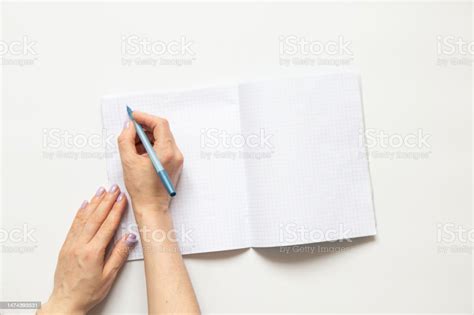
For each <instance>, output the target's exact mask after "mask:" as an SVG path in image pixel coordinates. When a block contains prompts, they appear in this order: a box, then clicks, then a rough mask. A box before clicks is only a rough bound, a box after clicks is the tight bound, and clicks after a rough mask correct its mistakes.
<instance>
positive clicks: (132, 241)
mask: <svg viewBox="0 0 474 315" xmlns="http://www.w3.org/2000/svg"><path fill="white" fill-rule="evenodd" d="M125 242H126V243H127V245H128V246H130V247H132V246H134V245H135V244H136V243H137V242H138V239H137V236H136V235H135V234H133V233H130V234H129V235H128V236H127V239H126V240H125Z"/></svg>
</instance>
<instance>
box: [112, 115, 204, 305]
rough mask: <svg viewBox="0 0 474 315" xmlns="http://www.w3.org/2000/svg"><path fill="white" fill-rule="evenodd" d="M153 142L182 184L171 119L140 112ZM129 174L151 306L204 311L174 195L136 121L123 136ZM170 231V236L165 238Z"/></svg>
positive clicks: (121, 146) (140, 120) (180, 158)
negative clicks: (177, 223)
mask: <svg viewBox="0 0 474 315" xmlns="http://www.w3.org/2000/svg"><path fill="white" fill-rule="evenodd" d="M133 115H134V118H135V120H136V121H137V122H138V123H140V124H141V125H142V126H143V127H144V128H145V130H146V131H147V134H148V136H149V138H150V140H151V142H152V143H153V147H154V149H155V151H156V152H157V155H158V157H159V158H160V160H161V162H162V164H163V166H164V167H165V169H166V170H167V172H168V174H169V175H170V177H171V179H172V180H173V182H174V184H175V185H177V183H178V179H179V175H180V173H181V169H182V165H183V156H182V154H181V152H180V151H179V149H178V147H177V145H176V143H175V141H174V138H173V135H172V134H171V131H170V128H169V125H168V122H167V121H166V120H164V119H162V118H158V117H155V116H151V115H147V114H144V113H141V112H134V114H133ZM119 150H120V156H121V159H122V166H123V170H124V179H125V184H126V186H127V190H128V192H129V194H130V196H131V201H132V205H133V209H134V211H135V217H136V219H137V223H138V227H139V229H140V236H141V240H142V246H143V254H144V258H145V273H146V283H147V295H148V311H149V313H151V314H156V313H199V305H198V303H197V300H196V296H195V294H194V290H193V287H192V284H191V281H190V279H189V275H188V273H187V270H186V266H185V265H184V262H183V259H182V256H181V253H180V251H179V248H178V244H177V242H176V239H175V237H174V230H173V221H172V217H171V214H170V213H169V204H170V197H169V196H168V194H167V192H166V190H165V189H164V187H163V185H162V184H161V182H160V180H159V178H158V176H157V174H156V172H155V170H154V169H153V166H152V164H151V161H150V159H149V158H148V156H147V154H146V152H145V150H144V148H143V146H142V145H141V144H140V142H139V141H138V140H137V137H136V132H135V127H134V126H133V123H131V122H130V123H129V124H126V126H125V127H124V130H123V132H122V134H121V135H120V137H119ZM164 236H165V237H164Z"/></svg>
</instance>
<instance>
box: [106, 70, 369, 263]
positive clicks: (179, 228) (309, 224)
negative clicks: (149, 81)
mask: <svg viewBox="0 0 474 315" xmlns="http://www.w3.org/2000/svg"><path fill="white" fill-rule="evenodd" d="M127 104H128V105H130V106H131V107H132V108H133V109H136V110H140V111H144V112H148V113H151V114H154V115H157V116H162V117H166V118H167V119H168V120H169V122H170V126H171V130H172V132H173V134H174V136H175V139H176V142H177V143H178V146H179V147H180V149H181V151H182V152H183V154H184V156H185V165H184V169H183V173H182V175H181V179H180V182H179V184H178V186H177V196H176V197H175V198H174V199H173V201H172V204H171V212H172V215H173V219H174V224H175V229H176V232H177V235H178V241H179V245H180V248H181V251H182V253H183V254H192V253H202V252H211V251H221V250H230V249H237V248H246V247H271V246H287V245H297V244H305V243H315V242H324V241H332V240H338V239H351V238H355V237H361V236H368V235H374V234H375V232H376V229H375V218H374V210H373V203H372V193H371V185H370V177H369V169H368V161H367V156H366V149H365V145H364V141H361V140H360V138H361V134H363V127H364V126H363V116H362V104H361V94H360V85H359V77H358V75H357V74H354V73H349V72H341V73H326V74H319V75H315V76H312V77H305V78H296V79H279V80H274V81H262V82H254V83H245V84H239V85H235V86H228V87H215V88H205V89H195V90H189V91H176V92H167V93H140V94H130V95H123V96H106V97H104V98H103V99H102V114H103V124H104V132H107V133H109V134H114V135H118V134H119V133H120V131H121V129H122V127H123V124H124V122H125V121H126V119H127V114H126V109H125V107H126V105H127ZM106 150H107V153H108V157H109V158H108V159H107V173H108V177H109V181H110V182H111V183H117V184H119V185H120V187H121V189H122V190H123V191H125V186H124V183H123V178H122V168H121V165H120V157H119V154H118V152H117V147H115V146H113V147H107V149H106ZM134 229H136V226H135V223H134V218H133V211H132V209H131V208H130V207H129V209H128V211H127V213H126V214H125V216H124V218H123V221H122V225H121V228H120V230H119V231H118V235H117V236H118V237H119V236H120V235H122V234H123V233H126V232H128V231H133V230H134ZM142 257H143V253H142V252H141V246H136V247H135V249H134V251H133V252H132V253H131V255H130V259H140V258H142Z"/></svg>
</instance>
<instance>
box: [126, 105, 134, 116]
mask: <svg viewBox="0 0 474 315" xmlns="http://www.w3.org/2000/svg"><path fill="white" fill-rule="evenodd" d="M127 113H128V116H129V117H130V119H133V116H132V113H133V110H132V109H131V108H130V107H129V106H128V105H127Z"/></svg>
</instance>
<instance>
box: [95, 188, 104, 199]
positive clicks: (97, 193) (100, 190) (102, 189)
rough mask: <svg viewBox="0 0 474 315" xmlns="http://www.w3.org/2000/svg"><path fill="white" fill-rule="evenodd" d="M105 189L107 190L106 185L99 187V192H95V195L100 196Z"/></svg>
mask: <svg viewBox="0 0 474 315" xmlns="http://www.w3.org/2000/svg"><path fill="white" fill-rule="evenodd" d="M104 191H105V189H104V187H99V189H97V192H96V193H95V195H96V196H97V197H99V196H101V195H102V194H103V193H104Z"/></svg>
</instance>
